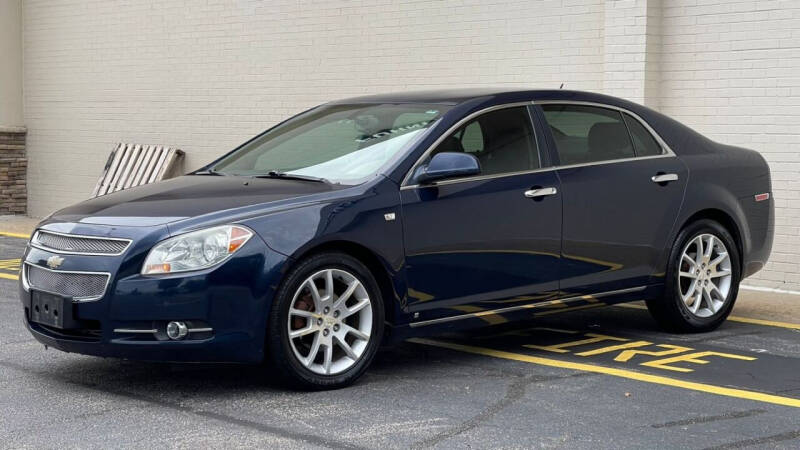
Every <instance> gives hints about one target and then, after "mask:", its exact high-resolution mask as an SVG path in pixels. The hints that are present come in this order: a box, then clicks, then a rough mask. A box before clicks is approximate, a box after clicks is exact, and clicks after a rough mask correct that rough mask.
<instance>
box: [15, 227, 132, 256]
mask: <svg viewBox="0 0 800 450" xmlns="http://www.w3.org/2000/svg"><path fill="white" fill-rule="evenodd" d="M40 232H43V233H50V234H55V235H57V236H64V237H73V238H79V239H93V240H97V241H118V242H125V248H123V249H122V251H120V252H117V253H94V252H76V251H66V250H58V249H55V248H50V247H48V246H46V245H44V244H40V243H39V242H38V241H37V239H38V237H39V233H40ZM131 242H133V240H132V239H125V238H114V237H102V236H87V235H84V234H70V233H60V232H58V231H50V230H44V229H41V228H40V229H38V230H36V231H35V232H34V233H33V235H32V236H31V239H30V244H31V247H34V248H38V249H39V250H44V251H46V252H51V253H58V254H60V255H85V256H119V255H121V254H123V253H125V251H126V250H128V248H129V247H130V246H131Z"/></svg>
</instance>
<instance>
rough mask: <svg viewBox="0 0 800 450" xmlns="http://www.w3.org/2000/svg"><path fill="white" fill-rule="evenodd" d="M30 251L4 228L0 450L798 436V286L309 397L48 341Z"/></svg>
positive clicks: (548, 319) (590, 312)
mask: <svg viewBox="0 0 800 450" xmlns="http://www.w3.org/2000/svg"><path fill="white" fill-rule="evenodd" d="M24 245H25V240H24V239H21V238H18V237H10V236H0V346H2V351H0V408H1V409H2V414H0V447H2V448H24V447H31V448H75V447H81V448H100V447H103V448H107V447H109V446H112V447H144V446H148V447H155V446H162V447H163V446H166V447H195V448H197V447H226V448H231V447H244V446H249V447H254V446H259V447H267V446H269V447H282V448H323V447H334V448H376V447H382V448H488V447H492V448H522V447H528V448H530V447H533V448H587V449H588V448H592V449H597V448H674V447H681V448H698V449H700V448H719V449H732V448H745V447H760V448H763V447H767V448H797V447H800V325H794V324H800V307H798V306H797V305H796V304H795V301H796V303H798V304H800V296H797V297H794V296H775V295H774V294H768V293H762V292H753V291H742V293H741V294H740V301H739V303H738V304H737V306H736V308H735V309H734V312H733V316H732V318H731V320H729V321H727V322H726V323H725V324H724V325H723V326H722V327H721V328H720V329H719V330H717V331H715V332H713V333H707V334H693V335H674V334H669V333H664V332H661V331H659V330H658V329H657V328H656V326H655V324H654V322H653V321H652V320H651V319H650V317H649V315H648V313H647V311H646V310H644V309H642V308H643V307H642V306H641V305H639V304H632V305H622V306H612V307H608V306H604V305H601V304H599V303H598V304H594V303H591V302H589V303H587V304H586V305H583V306H582V307H579V308H566V307H565V308H560V309H559V308H554V309H552V310H545V311H537V314H538V315H537V316H536V317H533V316H532V318H531V321H529V322H527V323H524V324H512V325H503V324H501V325H499V326H495V327H493V328H491V329H488V330H482V331H476V332H471V333H462V334H458V335H448V336H441V337H436V338H432V339H420V340H414V341H412V342H407V343H403V344H402V345H399V346H397V347H394V348H391V349H385V350H383V351H381V352H380V353H379V354H378V357H377V360H376V361H375V363H374V364H373V366H372V368H371V369H370V370H369V371H367V373H366V375H365V376H364V377H363V378H362V379H361V380H360V381H359V382H358V383H357V384H356V385H354V386H352V387H349V388H346V389H341V390H337V391H328V392H315V393H306V392H296V391H291V390H287V389H285V388H284V387H282V386H281V385H280V384H278V383H277V382H276V381H275V380H274V379H273V378H272V376H271V375H270V372H269V368H262V367H251V366H240V365H208V364H202V365H200V364H183V365H179V364H155V363H140V362H130V361H121V360H114V359H100V358H93V357H86V356H81V355H74V354H67V353H62V352H59V351H56V350H52V349H50V350H45V348H44V347H43V346H42V345H41V344H39V343H37V342H36V341H35V340H34V339H33V338H32V337H31V336H30V334H29V333H28V332H27V331H26V330H25V327H24V324H23V321H22V310H21V305H20V303H19V300H18V298H17V281H16V274H17V271H18V267H19V261H18V258H19V256H20V254H21V252H22V249H23V248H24ZM567 309H569V310H567Z"/></svg>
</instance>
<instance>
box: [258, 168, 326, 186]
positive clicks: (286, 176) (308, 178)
mask: <svg viewBox="0 0 800 450" xmlns="http://www.w3.org/2000/svg"><path fill="white" fill-rule="evenodd" d="M253 178H283V179H285V180H303V181H313V182H316V183H325V184H332V183H331V182H330V180H328V179H326V178H322V177H313V176H311V175H299V174H294V173H288V172H280V171H278V170H270V171H269V172H267V173H266V174H265V175H253Z"/></svg>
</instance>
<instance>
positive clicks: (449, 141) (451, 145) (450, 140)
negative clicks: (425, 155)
mask: <svg viewBox="0 0 800 450" xmlns="http://www.w3.org/2000/svg"><path fill="white" fill-rule="evenodd" d="M441 152H457V153H464V146H463V145H461V141H460V140H459V139H458V138H457V137H455V136H448V137H447V138H446V139H445V140H443V141H442V143H441V144H439V146H438V147H437V148H436V153H441Z"/></svg>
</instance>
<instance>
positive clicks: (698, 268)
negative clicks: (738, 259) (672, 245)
mask: <svg viewBox="0 0 800 450" xmlns="http://www.w3.org/2000/svg"><path fill="white" fill-rule="evenodd" d="M680 258H681V260H680V263H679V264H678V267H679V268H680V270H679V273H678V292H680V295H681V300H683V303H684V305H685V306H686V308H687V309H688V310H689V312H691V313H692V314H694V315H695V316H697V317H710V316H713V315H714V314H716V313H717V312H718V311H719V310H720V309H722V307H723V305H724V304H725V302H726V301H727V299H728V293H729V292H730V289H731V283H732V281H733V271H732V268H731V258H730V255H729V254H728V249H727V248H726V247H725V244H724V243H723V242H722V240H721V239H720V238H718V237H716V236H714V235H713V234H710V233H704V234H700V235H698V236H695V237H694V238H693V239H691V240H690V241H689V242H688V243H687V244H686V246H684V248H683V251H682V252H681V256H680Z"/></svg>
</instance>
